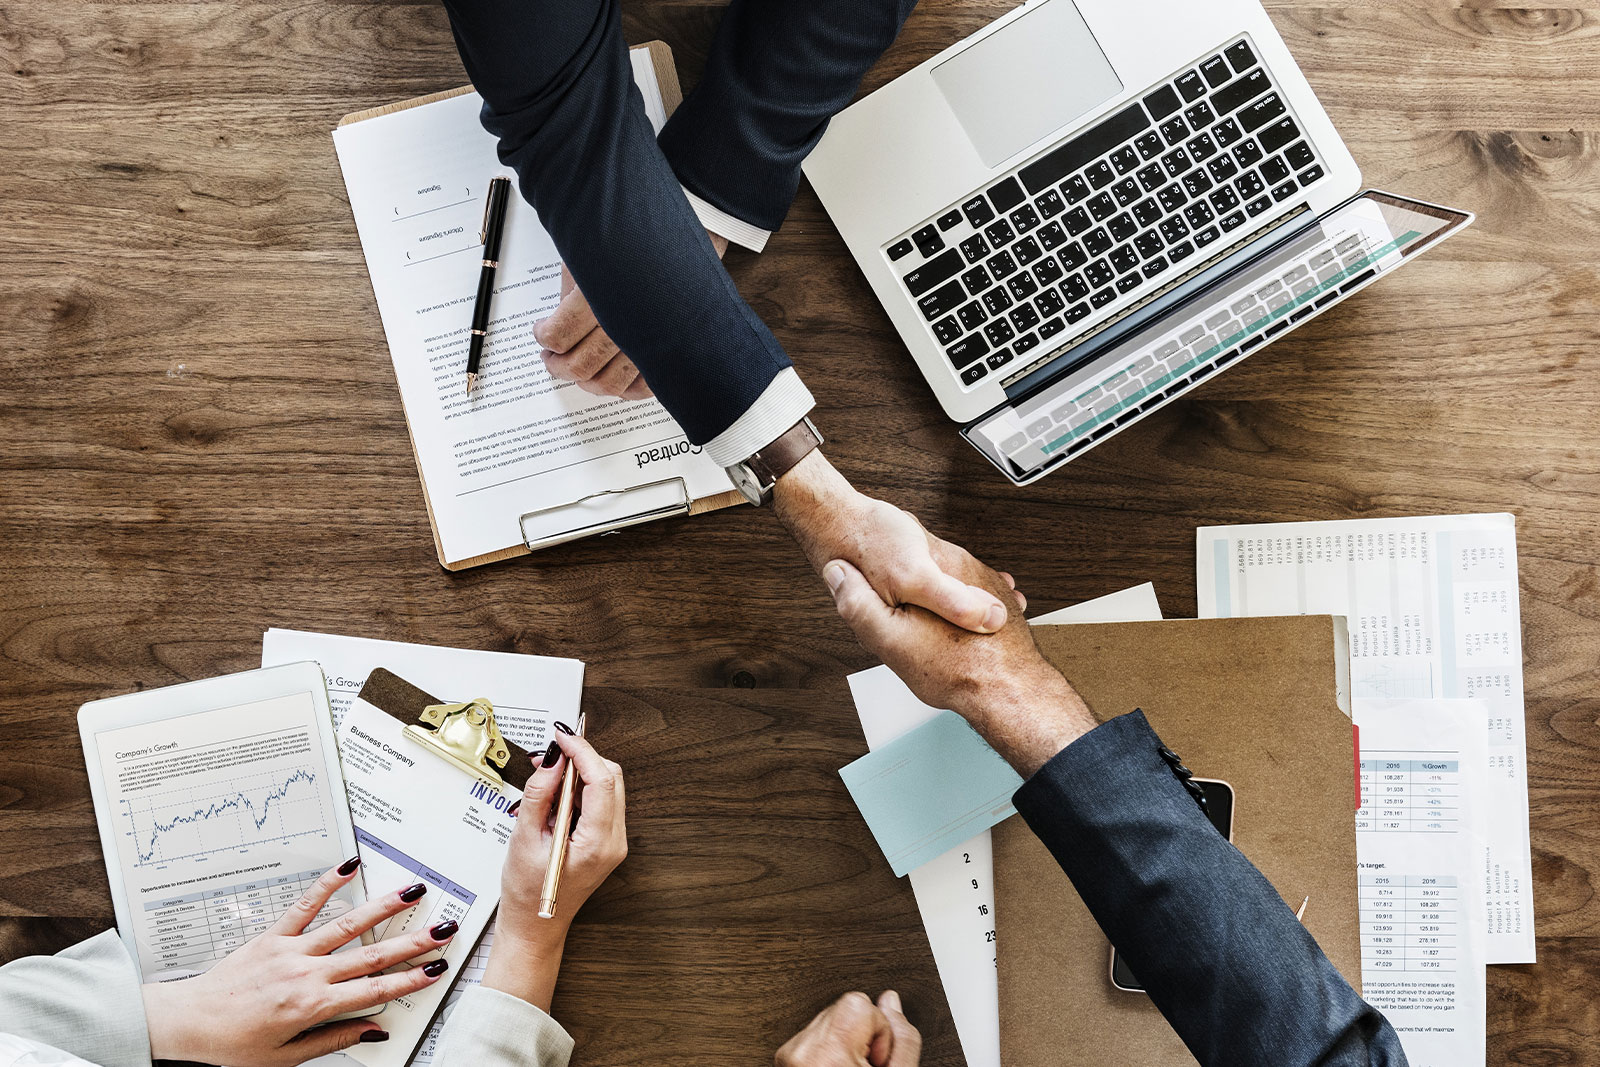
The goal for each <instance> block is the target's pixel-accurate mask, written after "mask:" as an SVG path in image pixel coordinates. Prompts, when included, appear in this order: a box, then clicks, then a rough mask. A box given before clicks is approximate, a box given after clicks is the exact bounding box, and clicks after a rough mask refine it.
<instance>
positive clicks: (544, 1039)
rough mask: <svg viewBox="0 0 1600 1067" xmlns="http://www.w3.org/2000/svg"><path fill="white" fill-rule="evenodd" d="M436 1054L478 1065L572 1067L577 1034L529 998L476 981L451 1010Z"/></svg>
mask: <svg viewBox="0 0 1600 1067" xmlns="http://www.w3.org/2000/svg"><path fill="white" fill-rule="evenodd" d="M435 1058H436V1061H437V1062H439V1063H447V1064H458V1063H459V1064H468V1063H470V1064H472V1065H473V1067H567V1062H568V1061H569V1060H571V1059H572V1038H571V1037H570V1036H568V1034H567V1032H566V1030H564V1029H562V1027H561V1024H560V1023H558V1022H556V1021H555V1020H554V1019H552V1018H550V1016H548V1015H546V1014H545V1013H544V1012H542V1011H540V1010H539V1009H538V1008H536V1007H534V1006H533V1005H532V1004H529V1003H528V1002H527V1001H525V1000H520V999H518V998H517V997H514V996H511V995H510V994H509V993H502V992H500V990H498V989H484V988H483V987H482V986H473V987H472V988H470V989H468V990H466V991H465V992H464V993H462V994H461V999H460V1000H458V1001H456V1005H455V1007H454V1008H452V1009H451V1010H450V1017H449V1018H448V1019H447V1020H445V1024H444V1032H443V1033H441V1034H440V1035H439V1052H438V1055H437V1056H436V1057H435Z"/></svg>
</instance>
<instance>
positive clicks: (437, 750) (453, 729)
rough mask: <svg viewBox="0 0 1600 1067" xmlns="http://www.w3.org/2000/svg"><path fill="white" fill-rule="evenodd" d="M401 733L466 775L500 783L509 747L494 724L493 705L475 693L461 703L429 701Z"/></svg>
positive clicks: (496, 783) (509, 750)
mask: <svg viewBox="0 0 1600 1067" xmlns="http://www.w3.org/2000/svg"><path fill="white" fill-rule="evenodd" d="M418 720H419V721H418V722H414V723H411V724H409V725H408V726H406V728H405V731H404V733H405V735H406V736H407V737H408V738H410V739H411V740H413V741H415V742H417V743H418V744H422V745H426V746H427V747H428V748H430V749H432V750H433V752H434V755H436V756H438V757H440V758H441V759H443V760H445V761H447V762H449V763H453V764H455V766H456V767H458V768H460V769H461V770H463V771H465V772H466V773H468V774H470V775H474V776H475V777H478V778H484V779H487V780H488V781H490V782H493V783H494V784H495V785H496V786H499V785H501V784H502V779H501V776H500V774H501V772H502V771H504V770H505V768H506V764H507V763H508V762H509V761H510V759H511V748H510V746H508V745H507V744H506V741H505V738H503V737H501V736H500V727H498V726H496V725H495V721H494V705H493V704H491V703H489V700H488V698H486V697H479V698H477V699H476V700H469V701H467V702H466V703H465V704H429V705H428V706H427V707H425V708H423V709H422V714H421V715H419V716H418Z"/></svg>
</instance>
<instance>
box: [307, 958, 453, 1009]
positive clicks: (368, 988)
mask: <svg viewBox="0 0 1600 1067" xmlns="http://www.w3.org/2000/svg"><path fill="white" fill-rule="evenodd" d="M449 969H450V965H449V964H448V963H446V962H445V961H444V960H434V961H433V962H432V963H424V964H423V965H422V966H421V967H412V968H409V969H407V970H404V971H394V972H391V973H388V974H374V975H372V976H370V977H368V978H352V979H350V980H349V981H348V982H340V983H339V984H338V985H335V986H332V987H331V988H330V990H329V992H330V994H331V996H330V997H329V1002H330V1007H329V1011H328V1014H329V1015H330V1016H333V1015H343V1014H344V1013H345V1012H347V1011H360V1010H362V1009H363V1008H375V1007H377V1006H378V1005H379V1004H387V1003H389V1001H391V1000H393V999H394V998H395V997H403V996H407V995H409V994H411V993H415V992H416V991H417V990H419V989H426V988H427V987H428V986H431V985H432V984H433V983H435V982H437V981H438V980H439V976H440V975H442V974H444V973H445V971H447V970H449Z"/></svg>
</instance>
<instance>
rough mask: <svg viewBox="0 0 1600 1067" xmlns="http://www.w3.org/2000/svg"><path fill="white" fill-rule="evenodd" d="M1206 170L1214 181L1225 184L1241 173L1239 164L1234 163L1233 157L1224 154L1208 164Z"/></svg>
mask: <svg viewBox="0 0 1600 1067" xmlns="http://www.w3.org/2000/svg"><path fill="white" fill-rule="evenodd" d="M1206 170H1208V171H1210V172H1211V180H1212V181H1214V182H1225V181H1227V180H1228V179H1229V178H1231V177H1233V176H1234V175H1235V174H1238V173H1239V164H1237V163H1235V162H1234V161H1233V157H1232V156H1231V155H1229V154H1228V153H1226V152H1224V153H1223V154H1222V155H1220V156H1218V157H1217V158H1216V159H1213V160H1212V161H1211V162H1210V163H1207V164H1206Z"/></svg>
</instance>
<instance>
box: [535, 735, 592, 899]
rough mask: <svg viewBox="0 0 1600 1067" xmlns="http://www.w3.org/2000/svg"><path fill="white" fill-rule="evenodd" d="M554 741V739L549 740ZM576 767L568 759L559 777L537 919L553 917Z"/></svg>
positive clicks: (559, 886) (569, 817)
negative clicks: (559, 782) (554, 823)
mask: <svg viewBox="0 0 1600 1067" xmlns="http://www.w3.org/2000/svg"><path fill="white" fill-rule="evenodd" d="M587 723H588V717H587V716H584V715H580V716H578V732H577V736H579V737H582V736H583V730H584V726H585V725H586V724H587ZM550 743H551V744H555V742H554V741H552V742H550ZM577 778H578V775H577V768H576V767H575V766H574V765H573V762H572V759H571V758H570V757H569V758H568V759H567V769H566V772H565V773H564V774H563V775H562V776H561V796H560V798H559V799H558V800H557V801H556V829H555V837H554V838H553V839H552V840H551V842H550V866H549V867H547V868H545V872H544V887H543V888H541V889H540V890H539V918H541V919H553V918H555V917H556V893H557V892H558V891H559V890H560V889H561V868H562V867H563V866H565V865H566V862H567V838H568V837H570V836H571V834H572V795H573V792H574V790H575V787H576V785H577Z"/></svg>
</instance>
